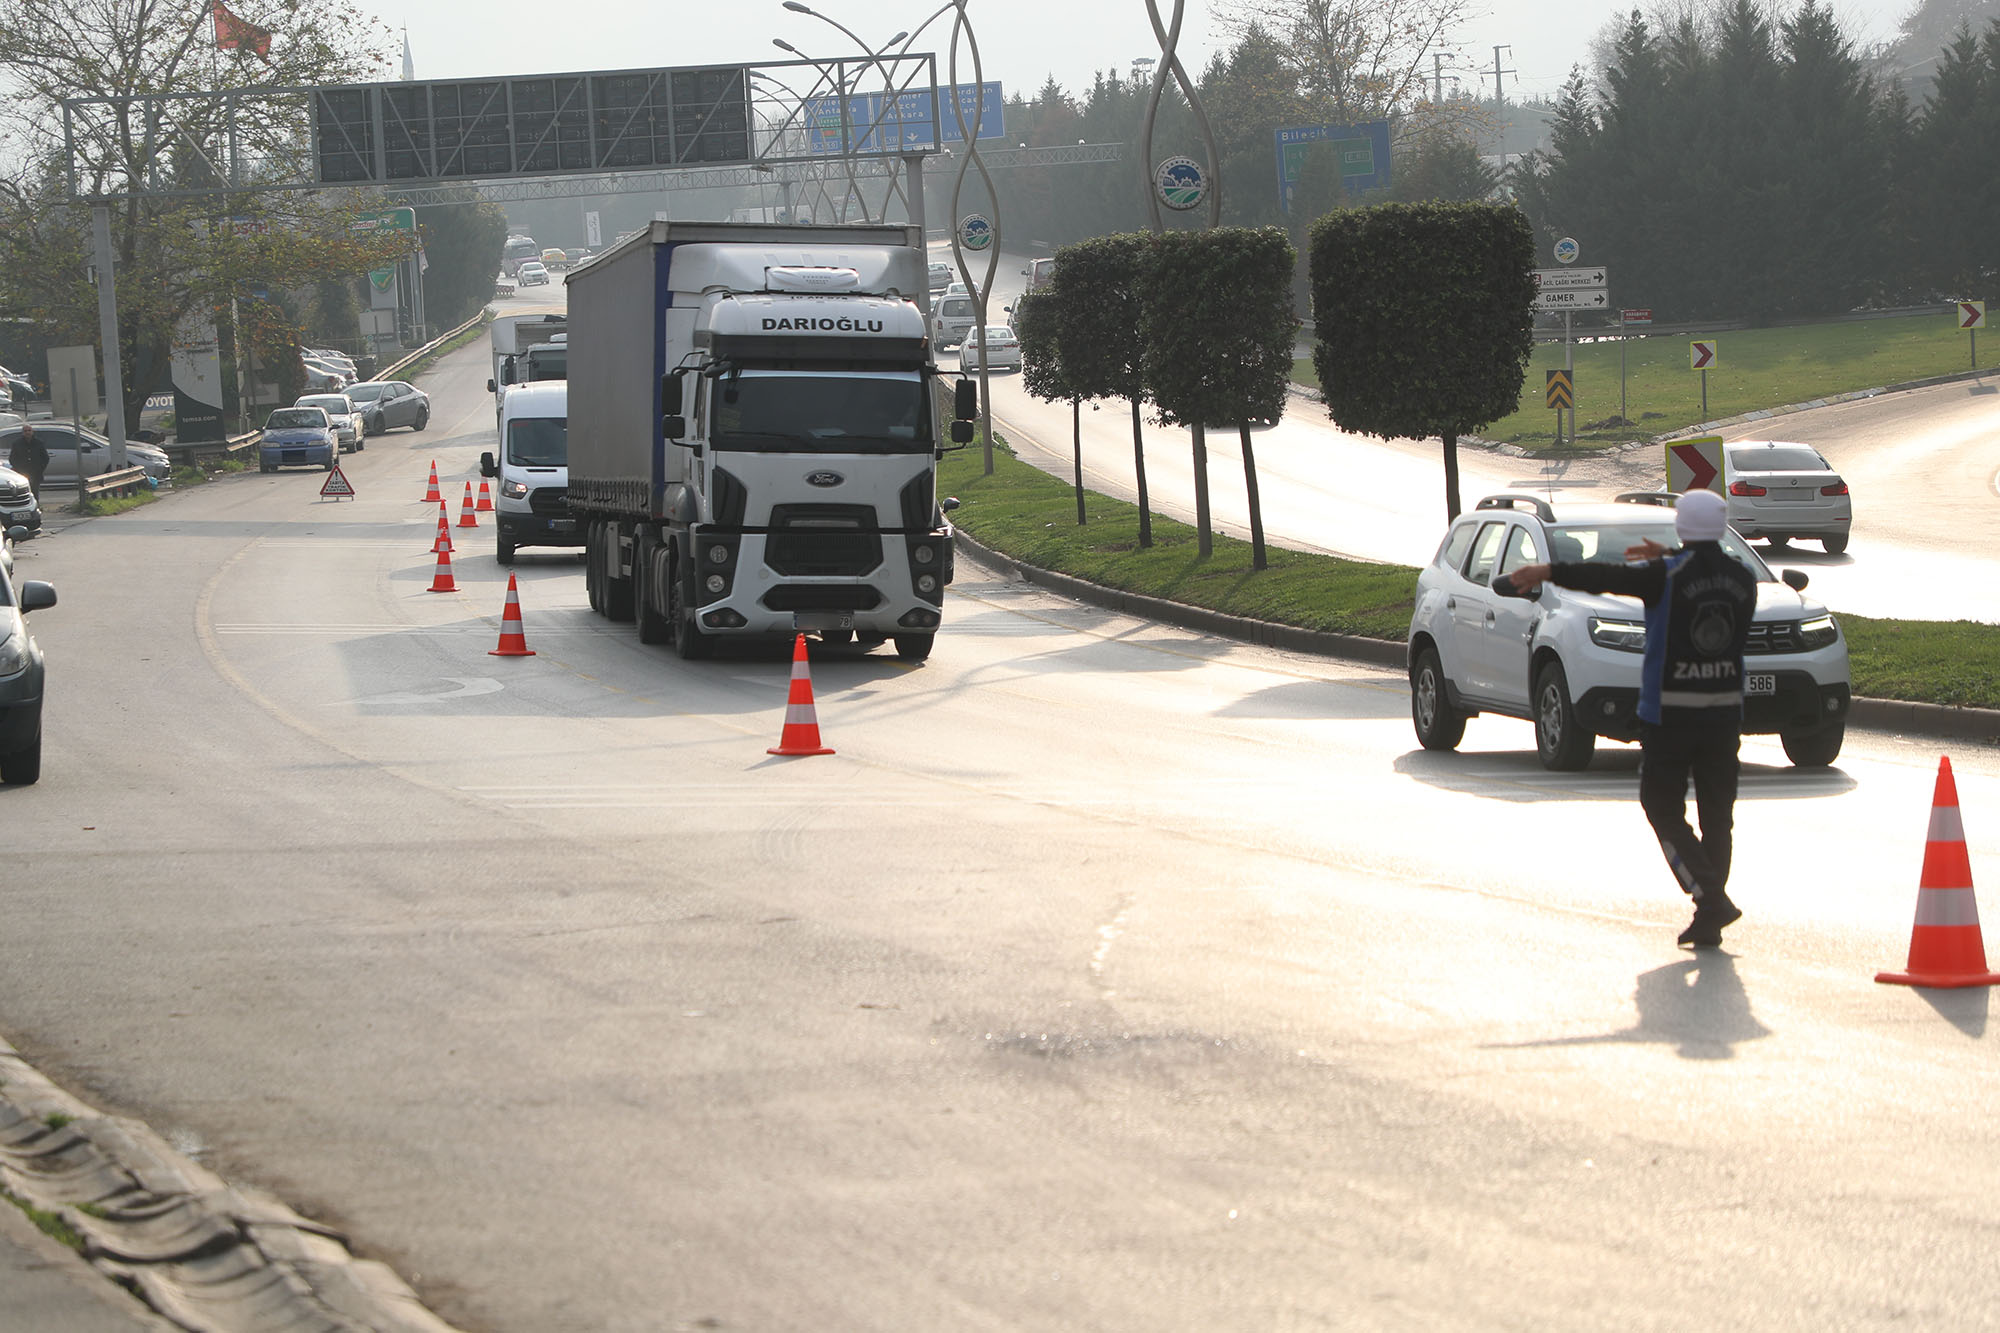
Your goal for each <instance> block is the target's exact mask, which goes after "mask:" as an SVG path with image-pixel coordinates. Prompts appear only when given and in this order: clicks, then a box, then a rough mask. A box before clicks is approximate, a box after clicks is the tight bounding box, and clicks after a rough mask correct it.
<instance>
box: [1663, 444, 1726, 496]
mask: <svg viewBox="0 0 2000 1333" xmlns="http://www.w3.org/2000/svg"><path fill="white" fill-rule="evenodd" d="M1667 452H1668V453H1670V454H1672V455H1673V456H1674V457H1675V458H1678V459H1679V460H1680V461H1681V466H1683V467H1685V468H1686V469H1687V470H1688V484H1687V488H1688V489H1689V490H1691V491H1705V490H1708V489H1709V483H1710V482H1712V481H1714V480H1715V464H1713V463H1711V462H1709V461H1708V460H1707V459H1706V458H1704V457H1702V452H1701V446H1700V445H1698V444H1670V445H1668V446H1667Z"/></svg>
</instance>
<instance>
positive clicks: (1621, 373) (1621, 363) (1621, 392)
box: [1618, 310, 1625, 421]
mask: <svg viewBox="0 0 2000 1333" xmlns="http://www.w3.org/2000/svg"><path fill="white" fill-rule="evenodd" d="M1618 419H1619V420H1620V421H1623V420H1624V419H1625V312H1624V311H1623V310H1620V311H1619V312H1618Z"/></svg>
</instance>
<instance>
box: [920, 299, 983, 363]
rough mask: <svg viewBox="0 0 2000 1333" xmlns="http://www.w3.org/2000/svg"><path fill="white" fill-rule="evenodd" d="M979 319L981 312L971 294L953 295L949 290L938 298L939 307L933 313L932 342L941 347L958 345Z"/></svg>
mask: <svg viewBox="0 0 2000 1333" xmlns="http://www.w3.org/2000/svg"><path fill="white" fill-rule="evenodd" d="M978 319H979V312H978V310H977V309H976V308H975V307H974V306H973V303H972V298H971V297H970V296H965V295H958V296H953V295H951V294H950V292H949V291H947V292H946V294H945V295H944V296H942V297H940V298H938V303H937V309H936V310H935V311H933V312H932V314H931V342H932V343H933V344H934V345H936V346H937V347H939V348H940V349H942V348H949V347H956V346H958V345H959V344H960V343H961V342H963V341H965V335H966V334H968V333H970V332H971V331H972V327H973V325H974V324H976V323H977V322H978Z"/></svg>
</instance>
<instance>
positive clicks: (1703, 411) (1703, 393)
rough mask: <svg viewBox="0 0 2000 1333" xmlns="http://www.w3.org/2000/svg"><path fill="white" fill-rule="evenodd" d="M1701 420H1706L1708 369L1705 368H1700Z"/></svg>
mask: <svg viewBox="0 0 2000 1333" xmlns="http://www.w3.org/2000/svg"><path fill="white" fill-rule="evenodd" d="M1701 419H1702V420H1703V421H1706V420H1708V368H1707V367H1706V366H1704V367H1703V368H1702V372H1701Z"/></svg>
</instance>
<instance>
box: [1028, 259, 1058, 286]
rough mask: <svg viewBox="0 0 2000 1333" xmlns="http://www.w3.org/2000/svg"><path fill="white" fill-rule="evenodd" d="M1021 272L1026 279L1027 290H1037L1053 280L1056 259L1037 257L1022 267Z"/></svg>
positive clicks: (1054, 277)
mask: <svg viewBox="0 0 2000 1333" xmlns="http://www.w3.org/2000/svg"><path fill="white" fill-rule="evenodd" d="M1021 272H1022V274H1023V275H1024V276H1025V277H1026V278H1027V279H1028V290H1029V291H1031V292H1038V291H1040V290H1041V289H1042V288H1044V287H1046V286H1048V285H1049V284H1050V283H1052V282H1054V281H1055V279H1056V261H1055V260H1053V259H1037V260H1034V261H1032V262H1031V263H1030V264H1029V265H1028V266H1027V267H1026V268H1024V269H1022V270H1021Z"/></svg>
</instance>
